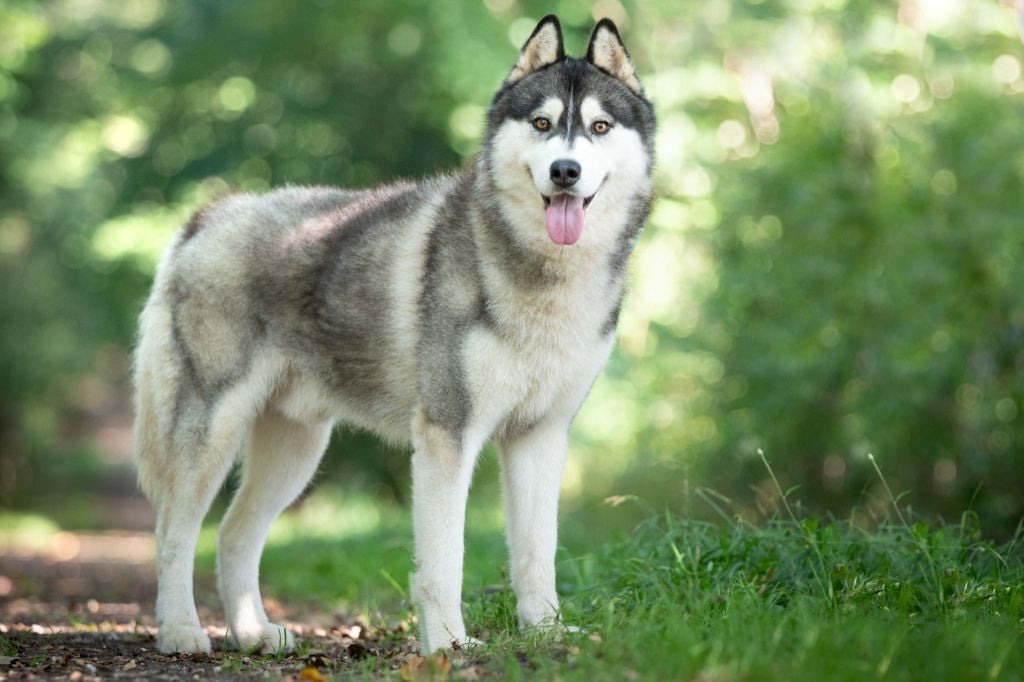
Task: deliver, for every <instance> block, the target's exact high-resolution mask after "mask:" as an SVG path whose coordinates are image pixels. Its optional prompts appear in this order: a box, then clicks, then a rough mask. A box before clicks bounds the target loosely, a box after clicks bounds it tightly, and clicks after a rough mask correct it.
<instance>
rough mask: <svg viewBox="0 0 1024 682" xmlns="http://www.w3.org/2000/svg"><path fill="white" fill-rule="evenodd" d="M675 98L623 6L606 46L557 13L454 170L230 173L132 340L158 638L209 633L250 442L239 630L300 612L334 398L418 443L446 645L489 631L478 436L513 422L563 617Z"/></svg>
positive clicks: (280, 636) (197, 645)
mask: <svg viewBox="0 0 1024 682" xmlns="http://www.w3.org/2000/svg"><path fill="white" fill-rule="evenodd" d="M653 133H654V112H653V109H652V106H651V103H650V102H649V101H648V100H647V99H646V98H645V97H644V94H643V90H642V89H641V87H640V83H639V81H638V80H637V77H636V73H635V71H634V67H633V63H632V61H631V60H630V58H629V55H628V54H627V52H626V49H625V48H624V47H623V45H622V41H621V39H620V37H619V33H618V31H617V29H616V28H615V25H614V24H613V23H612V22H611V21H609V20H607V19H605V20H602V21H601V22H600V23H598V24H597V26H596V28H595V29H594V32H593V35H592V36H591V39H590V44H589V48H588V50H587V56H586V58H585V59H573V58H569V57H566V56H565V53H564V51H563V47H562V32H561V27H560V26H559V23H558V20H557V19H556V18H555V17H554V16H548V17H545V18H544V19H543V20H541V22H540V24H539V25H538V26H537V28H536V30H534V32H533V34H532V35H531V36H530V38H529V40H527V42H526V44H525V45H524V46H523V48H522V50H521V52H520V54H519V59H518V61H517V62H516V64H515V67H514V68H513V69H512V71H511V73H510V74H509V75H508V77H507V78H506V79H505V81H504V83H503V84H502V86H501V88H500V90H499V91H498V93H497V95H495V97H494V100H493V102H492V104H491V107H490V110H489V112H488V114H487V129H486V136H485V138H484V140H483V145H482V151H481V153H480V154H479V155H478V156H477V158H476V159H475V160H474V161H473V163H472V165H471V167H469V168H467V169H466V170H464V171H462V172H461V173H458V174H455V175H448V176H441V177H436V178H432V179H428V180H423V181H421V182H399V183H395V184H391V185H386V186H382V187H378V188H376V189H364V190H350V189H336V188H330V187H287V188H283V189H278V190H275V191H272V192H269V193H267V194H263V195H259V196H257V195H251V194H240V195H232V196H229V197H227V198H224V199H222V200H220V201H218V202H215V203H214V204H212V205H210V206H207V207H206V208H204V209H202V210H201V211H199V212H198V213H196V214H195V216H193V218H192V219H191V221H190V222H189V223H188V225H186V226H185V227H184V228H183V229H182V231H181V232H180V234H179V235H178V237H177V239H176V240H175V241H174V243H173V244H172V245H171V246H170V247H169V248H168V250H167V252H166V253H165V254H164V256H163V258H162V260H161V262H160V265H159V267H158V269H157V273H156V280H155V283H154V285H153V289H152V292H151V294H150V296H149V299H148V301H147V303H146V306H145V310H144V311H143V313H142V316H141V321H140V326H141V331H140V338H139V343H138V348H137V350H136V356H135V391H136V394H135V399H136V420H135V452H136V457H137V462H138V470H139V481H140V485H141V487H142V489H143V491H144V492H145V493H146V495H147V496H148V497H149V499H150V500H151V501H152V503H153V506H154V508H155V511H156V541H157V574H158V580H159V595H158V597H157V603H156V616H157V622H158V625H159V636H158V640H157V642H158V644H157V645H158V647H159V649H160V650H161V651H164V652H172V651H180V652H200V651H209V650H210V640H209V638H208V637H207V636H206V634H205V633H204V632H203V629H202V627H201V625H200V623H199V618H198V616H197V615H196V609H195V603H194V600H193V595H192V567H193V561H194V554H195V549H196V539H197V536H198V533H199V528H200V524H201V522H202V520H203V517H204V515H205V514H206V512H207V510H208V508H209V505H210V503H211V500H212V499H213V497H214V495H215V493H216V492H217V490H218V488H219V487H220V485H221V483H222V482H223V480H224V478H225V477H226V475H227V473H228V470H229V469H230V468H231V467H232V464H233V463H235V462H236V461H237V462H239V463H240V466H241V484H240V487H239V489H238V492H237V493H236V495H235V497H234V500H233V501H232V503H231V507H230V509H229V510H228V512H227V514H226V516H225V517H224V520H223V522H222V524H221V527H220V535H219V547H218V561H217V567H218V579H219V589H220V596H221V599H222V601H223V604H224V608H225V610H226V612H227V621H228V624H229V627H230V632H231V635H232V636H233V638H234V639H235V640H236V641H237V644H238V645H239V646H240V647H244V648H249V647H256V646H259V647H260V648H261V649H262V650H263V651H264V652H276V651H281V650H287V649H289V648H291V647H292V644H293V639H292V635H291V634H290V633H289V632H288V631H287V630H285V629H284V628H282V627H281V626H279V625H275V624H273V623H271V622H270V621H269V620H268V619H267V616H266V613H265V612H264V610H263V605H262V602H261V598H260V588H259V560H260V554H261V553H262V550H263V545H264V541H265V539H266V536H267V531H268V529H269V528H270V524H271V522H272V521H273V520H274V518H275V517H277V515H278V514H279V513H280V512H281V511H282V510H283V509H284V508H285V507H286V506H287V505H288V504H290V503H291V502H292V501H293V500H294V499H295V497H296V496H297V495H298V494H299V493H300V492H301V491H302V490H303V488H305V487H306V485H307V484H308V483H309V480H310V478H311V477H312V476H313V473H314V471H315V469H316V468H317V464H318V461H319V459H320V456H321V454H322V453H323V451H324V448H325V447H326V445H327V441H328V438H329V436H330V433H331V429H332V427H333V426H334V425H335V424H336V423H346V424H352V425H356V426H359V427H363V428H366V429H370V430H371V431H373V432H376V433H378V434H380V435H381V436H382V437H384V438H386V439H388V440H389V441H392V442H397V443H411V445H412V448H413V455H412V474H413V484H412V487H413V491H412V493H413V494H412V498H413V501H412V507H413V510H412V511H413V527H414V534H415V560H416V570H415V573H414V575H413V577H412V594H413V598H414V600H415V602H416V604H417V607H418V612H419V627H420V642H421V647H422V650H423V652H424V653H428V652H432V651H434V650H436V649H439V648H444V647H457V646H459V645H460V644H464V643H467V642H470V641H471V640H469V639H467V636H466V628H465V625H464V624H463V620H462V614H461V609H460V601H461V591H462V563H463V530H464V523H465V518H464V517H465V511H466V498H467V495H468V491H469V486H470V479H471V477H472V473H473V468H474V465H475V462H476V458H477V455H478V453H479V452H480V449H481V448H482V446H483V445H484V443H485V442H486V441H488V440H491V439H493V440H494V441H496V442H497V443H498V444H499V445H500V448H501V457H502V483H503V487H504V504H505V515H506V521H507V531H508V546H509V551H510V554H511V578H512V585H513V587H514V589H515V593H516V596H517V598H518V616H519V620H520V622H521V624H522V625H523V626H540V627H551V626H554V625H556V624H557V623H558V597H557V595H556V593H555V567H554V559H555V545H556V522H557V508H558V490H559V480H560V478H561V473H562V468H563V464H564V461H565V456H566V448H567V440H568V431H569V425H570V423H571V422H572V419H573V417H574V415H575V414H576V411H577V410H578V409H579V407H580V405H581V403H582V402H583V399H584V398H585V397H586V395H587V393H588V391H589V390H590V386H591V384H593V382H594V379H595V378H596V377H597V375H598V373H599V372H600V371H601V368H602V367H603V366H604V364H605V362H606V360H607V358H608V354H609V352H610V351H611V348H612V344H613V341H614V336H615V327H616V322H617V319H618V315H619V306H620V303H621V299H622V295H623V289H624V280H625V273H624V270H625V262H626V259H627V257H628V256H629V254H630V251H631V250H632V249H633V246H634V243H635V242H636V239H637V237H638V235H639V233H640V231H641V228H642V227H643V224H644V221H645V219H646V217H647V214H648V211H649V208H650V203H651V196H650V192H651V190H650V173H651V163H652V144H653V139H652V138H653Z"/></svg>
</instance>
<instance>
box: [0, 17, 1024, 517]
mask: <svg viewBox="0 0 1024 682" xmlns="http://www.w3.org/2000/svg"><path fill="white" fill-rule="evenodd" d="M624 4H625V6H623V4H620V3H619V2H618V1H617V0H599V1H598V2H595V3H589V2H583V1H577V0H561V1H560V2H557V3H541V2H536V1H533V0H529V1H519V0H486V1H485V2H482V3H470V2H466V3H447V2H446V3H438V2H435V3H429V2H414V1H413V0H404V1H401V2H389V3H377V4H373V3H329V2H310V3H305V4H303V5H302V7H301V9H299V8H297V7H295V6H292V5H289V4H287V3H273V2H269V1H267V0H253V1H250V2H238V1H225V2H192V3H187V2H183V1H165V0H112V1H104V2H99V1H98V0H84V1H83V0H76V1H71V0H66V1H65V0H55V1H54V2H47V3H36V2H29V1H22V0H7V1H6V2H5V3H3V4H2V5H0V281H2V288H0V320H2V324H0V382H2V388H0V504H2V505H4V506H19V505H27V504H31V503H32V502H33V501H38V500H39V499H41V496H44V495H45V493H47V492H52V491H53V490H54V489H55V488H58V489H63V488H64V487H73V486H75V485H83V484H86V483H87V482H88V481H89V480H90V477H89V476H85V475H83V473H82V472H85V473H88V472H90V471H95V470H96V468H97V465H96V463H95V462H96V461H97V460H96V458H95V455H96V454H97V453H102V452H104V451H106V450H110V449H115V450H116V449H118V448H120V449H121V450H125V448H126V445H125V441H124V437H125V434H126V433H127V428H128V425H129V424H128V421H127V420H128V418H129V410H128V407H127V402H126V398H125V396H126V395H127V390H128V388H127V370H128V365H129V361H128V357H129V354H130V347H131V344H132V338H133V334H134V324H135V318H136V316H137V314H138V312H139V310H140V309H141V305H142V302H143V300H144V297H145V294H146V290H147V288H148V284H149V281H150V277H151V275H152V271H153V268H154V267H155V262H156V259H157V258H158V257H159V253H160V250H161V249H162V247H163V246H164V244H165V243H166V242H167V240H168V239H169V238H170V235H171V234H173V231H174V230H175V229H176V228H177V227H178V226H179V225H180V224H181V223H182V221H183V220H184V219H186V217H187V216H188V214H189V213H190V212H191V211H192V210H194V209H195V208H196V207H198V206H199V205H201V204H202V203H203V202H204V201H207V200H209V199H211V198H213V197H215V196H217V195H218V194H221V193H223V192H225V191H227V190H229V189H243V190H254V191H258V190H263V189H266V188H269V187H271V186H276V185H280V184H284V183H330V184H343V185H366V184H372V183H375V182H378V181H381V180H385V179H389V178H392V177H395V176H419V175H422V174H426V173H430V172H434V171H437V170H442V169H446V168H451V167H454V166H457V165H459V164H460V163H464V159H465V158H467V157H468V156H470V155H471V154H472V153H473V152H474V150H475V149H476V145H477V139H478V136H479V134H480V132H481V130H482V126H483V114H484V111H485V107H486V105H487V103H488V101H489V99H490V96H491V93H492V92H493V91H494V89H495V88H496V87H497V85H498V84H499V82H500V80H501V78H502V77H503V76H504V74H505V73H506V71H507V70H508V68H510V65H511V63H512V60H513V59H514V55H515V51H516V49H517V48H518V46H519V45H520V44H521V42H522V40H523V39H524V38H525V36H526V35H527V34H528V33H529V31H530V30H531V29H532V27H533V24H534V22H535V21H536V19H537V18H539V17H540V16H541V15H543V14H545V13H547V12H549V11H556V12H557V13H558V14H559V15H560V17H561V19H562V21H563V25H564V26H565V28H566V32H567V36H566V38H567V45H568V47H569V50H570V52H575V53H578V52H580V51H581V50H582V48H583V46H584V44H585V39H586V36H587V35H588V33H589V31H590V29H591V27H592V25H593V22H594V18H595V17H596V16H603V15H608V16H611V17H612V18H613V19H615V20H616V21H617V22H618V23H619V24H620V27H621V28H622V29H623V34H624V37H625V39H626V42H627V45H628V46H629V48H630V50H631V52H632V54H633V56H634V58H635V59H636V61H637V63H638V67H639V71H640V74H641V77H642V80H643V82H644V84H645V86H646V88H647V90H648V92H649V94H650V96H651V97H652V99H653V100H654V101H655V103H656V106H657V109H658V113H659V119H660V130H659V137H658V145H657V147H658V159H659V161H658V168H657V173H656V186H657V190H658V193H659V197H660V199H659V202H658V204H657V206H656V208H655V211H654V214H653V216H652V220H651V223H650V225H649V229H648V231H647V233H646V234H645V236H644V239H643V240H642V242H641V245H640V246H639V247H638V250H637V254H636V257H635V259H634V262H633V273H634V277H633V285H632V293H631V295H630V297H629V300H628V302H627V306H626V310H625V313H624V316H623V320H622V326H621V343H620V349H619V351H618V353H617V354H616V356H615V358H614V360H613V362H612V365H611V367H610V370H609V372H608V373H607V375H606V376H605V377H604V378H602V379H601V380H600V381H599V382H598V384H597V385H596V386H595V390H594V394H593V397H592V400H591V401H589V402H588V404H587V405H586V406H585V408H584V410H583V412H582V413H581V415H580V418H579V420H578V425H577V429H576V431H577V438H576V442H577V443H578V445H577V446H576V450H575V453H574V457H573V458H572V460H571V462H570V466H569V469H568V471H567V477H566V493H567V498H566V499H567V504H568V505H569V506H572V505H573V504H581V503H582V502H581V501H585V500H588V499H593V498H595V497H601V496H604V495H606V494H609V493H634V494H639V495H641V496H643V497H645V498H647V499H648V500H651V501H652V502H657V503H660V502H662V501H664V502H665V503H666V504H669V505H671V506H674V507H679V508H684V509H685V508H687V507H688V504H689V502H688V500H689V491H690V489H691V486H695V485H697V484H701V485H709V484H710V485H713V486H715V487H716V488H718V489H721V490H723V491H725V492H728V493H731V494H733V496H734V497H735V498H736V499H750V500H751V505H750V509H749V510H748V511H749V513H750V514H756V513H757V511H758V510H757V507H758V506H760V507H763V508H765V509H771V508H773V506H774V505H776V504H777V502H778V498H777V495H774V493H773V492H772V488H771V487H770V486H766V485H765V484H764V473H763V469H762V468H761V467H760V464H759V461H758V460H757V459H756V457H755V453H756V449H757V448H759V447H760V448H764V449H765V450H766V451H767V452H768V454H769V456H770V457H771V458H772V459H773V461H774V462H775V466H776V469H777V471H778V472H779V475H780V477H781V478H782V479H783V482H784V484H786V485H799V486H800V491H799V493H798V494H797V496H798V497H800V498H801V499H803V500H804V501H805V502H806V503H807V504H811V505H814V506H819V507H822V508H826V509H829V510H832V511H834V512H836V513H840V514H845V513H847V511H848V510H850V509H853V510H854V515H855V516H858V517H862V518H864V519H865V520H866V521H868V522H870V521H871V519H872V516H873V515H876V516H878V515H882V514H883V513H884V512H883V511H882V509H884V508H885V500H884V496H882V495H881V494H880V491H878V490H877V489H876V485H875V484H874V483H873V481H874V480H875V479H874V478H873V477H871V476H870V473H871V472H870V470H869V468H868V466H867V464H866V455H867V453H868V452H874V453H876V454H877V456H878V457H879V459H880V461H882V463H883V466H884V467H885V468H886V472H887V475H888V476H889V477H890V478H891V479H892V481H893V483H894V487H896V488H897V489H898V490H910V491H911V497H910V498H908V501H909V502H910V503H911V504H913V505H914V506H915V507H917V508H918V509H926V510H929V511H934V512H940V513H945V514H950V515H955V514H956V513H957V512H959V511H960V510H962V509H964V508H965V507H968V506H972V507H973V508H974V509H975V510H976V511H977V512H978V513H979V514H980V516H981V518H982V519H983V521H984V523H985V524H986V527H987V528H990V529H994V530H1003V529H1006V528H1009V527H1012V526H1013V525H1014V524H1015V523H1016V521H1017V519H1019V518H1020V516H1021V514H1022V510H1024V496H1022V491H1024V458H1022V454H1024V431H1022V423H1024V422H1022V419H1021V415H1020V409H1021V406H1022V400H1024V354H1022V349H1024V293H1022V292H1024V281H1022V279H1024V274H1022V273H1024V271H1022V269H1021V268H1020V267H1019V266H1018V262H1019V261H1020V260H1021V255H1022V246H1024V238H1022V236H1021V235H1022V234H1024V232H1022V231H1021V229H1020V227H1021V218H1020V216H1022V215H1024V192H1022V188H1024V142H1022V139H1024V138H1022V136H1021V134H1020V125H1021V122H1022V121H1024V78H1022V75H1021V58H1020V52H1021V50H1020V40H1019V37H1018V36H1017V34H1016V28H1015V24H1014V19H1013V13H1012V9H1011V7H1010V6H1009V4H1006V3H999V2H995V1H993V0H983V1H982V0H979V1H978V2H972V3H966V2H958V1H956V0H949V1H948V2H941V3H940V2H936V3H926V2H917V1H916V0H901V1H900V2H898V3H874V2H866V1H864V0H807V1H803V2H784V3H769V2H752V1H741V0H712V1H711V2H708V3H693V4H690V5H687V6H680V4H679V3H674V2H667V1H666V2H644V3H632V2H626V3H624ZM335 449H337V450H342V451H344V453H345V455H344V456H338V457H335V458H333V459H334V461H335V464H333V465H332V466H334V467H335V468H339V469H342V470H343V471H342V472H340V473H339V476H344V477H345V478H350V477H353V476H354V477H356V478H357V479H358V480H360V481H363V482H365V483H366V484H367V485H368V486H369V487H370V488H371V489H373V488H377V489H380V490H382V491H383V492H385V493H388V494H391V495H393V496H396V497H402V496H403V495H404V492H405V486H406V483H405V475H406V474H405V470H404V467H405V466H406V463H405V458H404V457H402V456H401V455H397V454H395V455H391V456H390V457H386V458H382V457H380V456H378V452H379V451H378V450H376V449H375V446H374V445H372V444H371V441H370V440H369V439H367V438H365V437H355V438H348V439H345V440H344V441H343V442H342V444H341V445H337V446H336V447H335ZM748 486H753V488H754V493H750V492H749V491H748Z"/></svg>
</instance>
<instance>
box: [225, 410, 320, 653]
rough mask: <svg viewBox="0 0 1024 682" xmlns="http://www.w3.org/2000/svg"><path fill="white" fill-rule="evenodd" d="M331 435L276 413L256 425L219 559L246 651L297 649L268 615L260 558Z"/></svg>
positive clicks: (232, 623)
mask: <svg viewBox="0 0 1024 682" xmlns="http://www.w3.org/2000/svg"><path fill="white" fill-rule="evenodd" d="M330 434H331V424H330V422H323V423H320V424H315V425H307V424H304V423H300V422H297V421H293V420H291V419H289V418H287V417H285V416H284V415H282V414H281V413H280V412H277V411H275V410H268V411H267V412H265V413H264V414H261V415H260V416H259V417H257V419H256V421H255V422H254V424H253V428H252V436H251V440H250V444H249V448H248V453H247V454H245V455H244V456H243V459H242V485H241V487H240V488H239V490H238V493H237V494H236V495H235V499H234V500H233V501H232V502H231V508H230V509H229V510H228V513H227V515H226V516H225V517H224V521H223V522H222V523H221V527H220V538H219V542H218V554H217V573H218V582H219V587H220V596H221V601H223V602H224V608H225V610H226V612H227V619H228V625H229V627H230V630H231V634H232V635H233V636H234V638H235V640H236V641H237V643H238V646H239V648H241V649H249V648H251V647H255V646H259V647H260V649H261V650H262V651H263V652H264V653H277V652H279V651H288V650H291V649H292V646H293V639H292V635H291V633H289V632H288V631H287V630H285V629H284V628H283V627H281V626H280V625H275V624H273V623H271V622H270V621H269V620H268V619H267V615H266V613H265V612H264V610H263V602H262V600H261V598H260V586H259V563H260V555H261V553H262V552H263V544H264V542H265V541H266V538H267V532H268V531H269V530H270V524H271V523H272V522H273V521H274V519H275V518H277V515H278V514H280V513H281V511H282V510H283V509H284V508H285V507H286V506H288V505H289V504H291V502H292V501H293V500H294V499H295V498H296V497H297V496H298V495H299V493H301V492H302V490H303V488H305V487H306V484H307V483H309V480H310V478H312V476H313V473H314V472H315V470H316V466H317V463H318V462H319V461H320V456H321V455H322V454H323V451H324V449H325V448H326V447H327V441H328V440H329V438H330Z"/></svg>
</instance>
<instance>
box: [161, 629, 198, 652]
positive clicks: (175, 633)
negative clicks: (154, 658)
mask: <svg viewBox="0 0 1024 682" xmlns="http://www.w3.org/2000/svg"><path fill="white" fill-rule="evenodd" d="M156 648H157V649H158V650H159V651H160V652H161V653H164V654H175V653H178V654H208V653H210V650H211V649H210V638H209V637H207V636H206V633H205V632H203V629H202V628H201V627H199V626H198V625H162V626H161V627H160V631H159V632H158V633H157V635H156Z"/></svg>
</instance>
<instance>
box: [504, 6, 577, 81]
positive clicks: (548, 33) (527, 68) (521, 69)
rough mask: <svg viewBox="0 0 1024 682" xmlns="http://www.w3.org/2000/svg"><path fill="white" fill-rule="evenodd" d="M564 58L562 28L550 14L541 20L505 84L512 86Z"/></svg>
mask: <svg viewBox="0 0 1024 682" xmlns="http://www.w3.org/2000/svg"><path fill="white" fill-rule="evenodd" d="M563 57H565V49H564V48H563V47H562V26H561V25H560V24H559V23H558V17H556V16H555V15H554V14H549V15H547V16H546V17H544V18H543V19H541V20H540V23H539V24H537V28H535V29H533V33H531V34H530V37H529V39H527V41H526V44H525V45H523V49H522V50H520V51H519V60H518V61H517V62H516V65H515V67H514V68H513V69H512V73H510V74H509V75H508V78H506V79H505V84H506V85H511V84H512V83H515V82H516V81H518V80H521V79H522V78H525V77H526V76H528V75H530V74H531V73H533V72H534V71H537V70H538V69H541V68H544V67H545V66H547V65H548V64H554V63H555V62H557V61H558V60H560V59H562V58H563Z"/></svg>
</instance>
